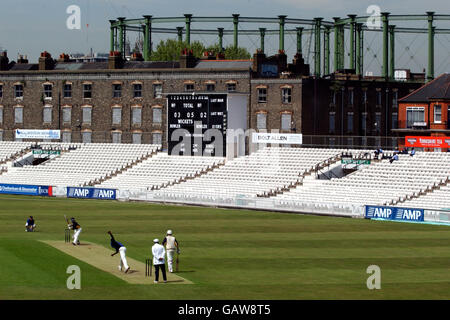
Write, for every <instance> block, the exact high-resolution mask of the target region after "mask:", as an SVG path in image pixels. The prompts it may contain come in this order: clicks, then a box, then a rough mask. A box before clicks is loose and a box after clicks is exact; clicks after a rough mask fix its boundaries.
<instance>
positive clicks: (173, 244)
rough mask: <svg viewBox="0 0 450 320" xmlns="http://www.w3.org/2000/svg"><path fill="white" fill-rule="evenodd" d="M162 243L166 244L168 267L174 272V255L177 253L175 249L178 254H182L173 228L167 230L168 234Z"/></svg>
mask: <svg viewBox="0 0 450 320" xmlns="http://www.w3.org/2000/svg"><path fill="white" fill-rule="evenodd" d="M162 245H163V246H164V245H165V246H166V252H167V267H168V269H169V272H170V273H172V272H173V257H174V255H175V251H176V252H177V254H180V248H179V246H178V241H177V239H175V237H174V236H173V235H172V230H167V235H166V237H165V238H164V240H163V242H162Z"/></svg>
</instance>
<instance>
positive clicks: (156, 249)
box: [152, 239, 167, 283]
mask: <svg viewBox="0 0 450 320" xmlns="http://www.w3.org/2000/svg"><path fill="white" fill-rule="evenodd" d="M153 243H154V245H153V247H152V254H153V265H154V266H155V281H154V282H155V283H158V280H159V270H160V269H161V272H162V275H163V280H164V282H167V277H166V261H165V259H164V258H165V256H166V249H164V246H162V245H160V244H159V240H158V239H154V240H153Z"/></svg>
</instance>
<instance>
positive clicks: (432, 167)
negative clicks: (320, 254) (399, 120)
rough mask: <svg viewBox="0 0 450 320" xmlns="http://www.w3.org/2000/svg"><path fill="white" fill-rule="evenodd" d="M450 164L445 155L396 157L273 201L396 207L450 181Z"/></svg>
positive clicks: (311, 184) (309, 184)
mask: <svg viewBox="0 0 450 320" xmlns="http://www.w3.org/2000/svg"><path fill="white" fill-rule="evenodd" d="M449 160H450V154H446V153H435V154H434V153H424V152H418V153H416V155H415V156H414V157H411V156H409V155H399V160H398V161H394V162H392V163H390V161H389V160H383V161H381V162H376V163H373V164H371V165H370V166H367V167H366V168H364V169H361V170H358V171H355V172H354V173H352V174H349V175H348V176H345V177H342V178H339V179H338V178H333V179H331V180H310V181H307V180H305V181H304V184H303V185H302V186H298V187H297V188H295V189H291V190H290V191H289V192H285V193H283V194H281V195H278V196H277V197H276V198H277V199H279V200H280V201H283V200H295V201H301V202H303V203H323V204H346V205H358V206H362V205H365V204H372V205H386V204H395V203H398V202H403V201H405V200H407V199H409V198H410V197H413V196H419V195H420V193H422V192H424V191H426V190H430V189H431V188H433V187H434V186H437V185H439V184H442V183H445V182H446V181H447V180H448V179H449V178H450V177H449V176H450V161H449Z"/></svg>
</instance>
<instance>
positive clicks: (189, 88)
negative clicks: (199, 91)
mask: <svg viewBox="0 0 450 320" xmlns="http://www.w3.org/2000/svg"><path fill="white" fill-rule="evenodd" d="M184 91H186V92H192V91H194V84H193V83H186V84H185V85H184Z"/></svg>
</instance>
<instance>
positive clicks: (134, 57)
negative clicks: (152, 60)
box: [130, 52, 144, 61]
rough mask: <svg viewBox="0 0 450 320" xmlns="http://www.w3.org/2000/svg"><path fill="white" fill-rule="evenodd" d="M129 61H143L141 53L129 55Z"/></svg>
mask: <svg viewBox="0 0 450 320" xmlns="http://www.w3.org/2000/svg"><path fill="white" fill-rule="evenodd" d="M130 60H131V61H144V58H143V57H142V53H140V52H133V53H132V54H131V58H130Z"/></svg>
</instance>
